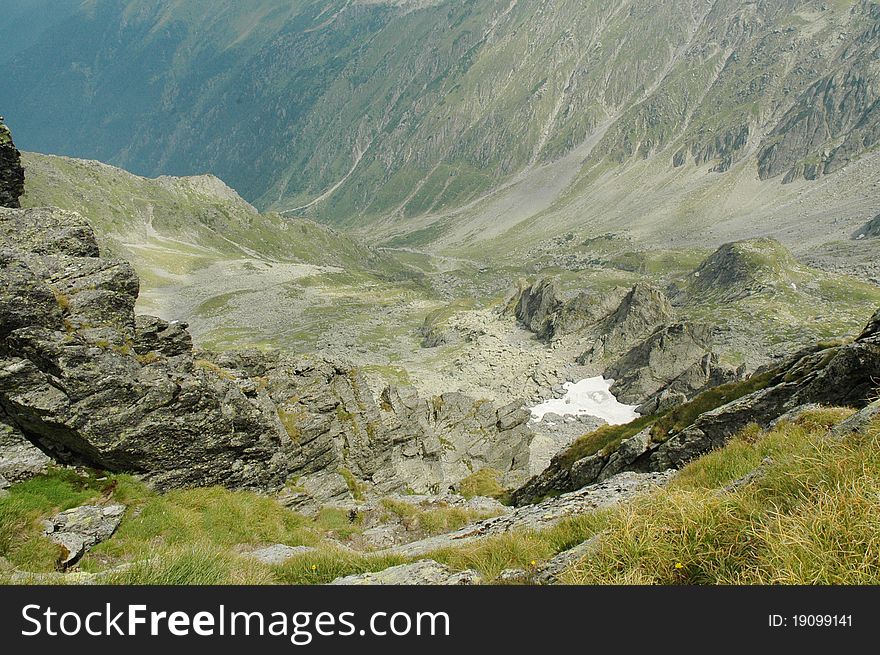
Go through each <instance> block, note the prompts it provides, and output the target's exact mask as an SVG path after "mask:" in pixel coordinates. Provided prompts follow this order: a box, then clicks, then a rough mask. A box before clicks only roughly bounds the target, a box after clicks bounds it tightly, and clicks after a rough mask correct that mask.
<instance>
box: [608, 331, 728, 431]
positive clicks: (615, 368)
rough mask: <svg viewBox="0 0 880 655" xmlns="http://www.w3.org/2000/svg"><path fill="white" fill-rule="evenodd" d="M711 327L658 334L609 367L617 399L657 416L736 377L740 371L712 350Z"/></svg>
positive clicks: (658, 332)
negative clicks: (677, 403)
mask: <svg viewBox="0 0 880 655" xmlns="http://www.w3.org/2000/svg"><path fill="white" fill-rule="evenodd" d="M712 332H713V330H712V328H711V327H709V326H706V325H693V324H690V323H677V324H673V325H664V326H661V327H660V328H658V329H657V330H655V331H654V332H653V333H652V334H651V335H650V336H649V337H648V338H647V339H645V340H644V341H641V342H640V343H638V344H637V345H636V346H634V347H633V348H632V349H630V350H629V351H628V352H627V353H626V354H624V355H623V356H622V357H620V358H619V359H618V360H617V361H615V362H614V364H612V365H611V366H609V367H608V368H607V369H606V370H605V373H604V374H603V375H604V377H605V378H606V379H609V380H614V385H613V386H612V387H611V391H612V392H613V393H614V395H615V396H616V397H617V399H618V400H620V401H621V402H624V403H629V404H638V403H641V405H640V406H639V412H640V413H641V414H643V415H644V414H653V413H654V412H655V411H659V408H660V407H661V405H662V406H664V407H669V405H670V403H674V402H677V401H678V400H680V399H681V398H684V399H685V400H687V399H690V398H692V397H694V396H695V395H697V394H698V393H700V392H701V391H703V390H705V389H707V388H709V387H713V386H717V385H719V384H726V383H728V382H733V381H735V380H736V379H737V372H736V370H735V369H733V368H730V367H725V366H721V365H720V364H719V363H718V356H717V355H715V354H714V353H712V352H711V347H712V345H711V344H712Z"/></svg>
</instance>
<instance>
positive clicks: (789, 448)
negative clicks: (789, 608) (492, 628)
mask: <svg viewBox="0 0 880 655" xmlns="http://www.w3.org/2000/svg"><path fill="white" fill-rule="evenodd" d="M848 414H849V411H848V410H822V411H819V412H811V413H809V414H807V415H805V416H804V417H802V418H801V419H798V420H797V421H796V422H793V423H786V424H783V425H781V426H779V427H777V428H776V429H775V430H773V431H771V432H769V433H767V434H766V435H763V436H762V437H761V438H758V439H755V438H754V436H755V435H754V433H752V438H751V439H750V440H739V441H735V442H733V443H732V444H731V445H730V446H728V447H727V448H725V449H723V450H720V451H717V452H715V453H712V454H710V455H708V456H706V457H704V458H702V459H700V460H698V461H696V462H694V463H692V464H691V465H690V466H688V467H687V468H686V469H685V470H684V471H683V472H682V474H681V475H680V477H679V478H678V479H677V480H676V481H675V483H674V484H672V485H670V487H669V488H668V489H666V490H662V491H659V492H657V493H655V494H653V495H651V496H649V497H646V498H643V499H640V500H638V501H636V502H635V503H633V504H631V505H629V506H627V507H623V508H620V509H619V510H617V511H616V512H615V514H614V515H613V517H611V519H610V520H609V521H608V523H607V526H606V531H605V533H604V535H603V537H602V540H601V546H600V547H599V549H598V550H597V551H596V553H595V554H594V555H593V556H591V557H589V558H587V559H585V560H583V561H582V562H580V563H579V564H578V565H577V566H575V567H573V568H572V569H571V570H570V571H568V572H567V573H566V574H565V576H564V581H565V582H568V583H575V584H584V583H590V584H596V583H598V584H616V583H633V582H636V583H649V584H877V583H878V582H880V556H878V548H880V514H878V512H877V509H878V489H880V424H878V423H875V424H874V425H873V426H872V427H871V428H870V429H869V430H867V431H866V432H865V433H863V434H860V435H857V436H855V437H852V438H850V439H847V440H846V441H843V442H839V441H834V440H831V439H828V437H827V428H828V426H829V425H832V424H834V423H836V422H838V421H839V420H841V419H842V418H843V417H845V416H847V415H848ZM767 456H769V457H771V458H772V459H773V462H774V463H773V464H772V465H771V466H769V467H767V471H766V475H764V476H763V477H761V478H759V479H758V480H757V481H755V482H753V483H752V484H751V485H748V486H746V487H745V488H743V489H741V490H739V491H737V492H735V493H722V494H719V493H717V491H716V488H717V486H720V485H722V484H725V483H729V482H730V481H732V480H733V479H736V478H737V477H739V476H741V475H743V474H745V473H747V472H748V471H750V470H753V469H754V467H755V466H757V465H758V463H759V462H760V461H761V459H762V458H763V457H767Z"/></svg>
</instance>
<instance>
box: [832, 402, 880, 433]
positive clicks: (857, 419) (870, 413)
mask: <svg viewBox="0 0 880 655" xmlns="http://www.w3.org/2000/svg"><path fill="white" fill-rule="evenodd" d="M878 420H880V400H875V401H874V402H873V403H871V404H870V405H868V406H867V407H865V408H864V409H862V410H861V411H858V412H856V413H855V414H853V415H852V416H850V417H849V418H848V419H846V420H845V421H842V422H841V423H840V424H839V425H835V426H834V428H832V430H831V436H832V437H834V438H835V439H844V438H846V437H848V436H850V435H853V434H857V433H861V432H864V431H865V430H866V429H867V428H868V427H870V425H871V424H872V423H875V422H877V421H878Z"/></svg>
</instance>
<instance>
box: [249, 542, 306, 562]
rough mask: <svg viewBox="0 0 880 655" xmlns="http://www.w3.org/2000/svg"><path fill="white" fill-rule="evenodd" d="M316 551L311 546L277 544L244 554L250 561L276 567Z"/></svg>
mask: <svg viewBox="0 0 880 655" xmlns="http://www.w3.org/2000/svg"><path fill="white" fill-rule="evenodd" d="M314 550H315V549H314V548H311V547H310V546H287V545H285V544H275V545H273V546H266V547H264V548H257V549H256V550H252V551H249V552H246V553H243V556H244V557H246V558H248V559H252V560H256V561H257V562H260V563H261V564H269V565H270V566H275V565H278V564H284V563H285V562H286V561H288V560H290V559H293V558H294V557H298V556H299V555H305V554H307V553H311V552H314Z"/></svg>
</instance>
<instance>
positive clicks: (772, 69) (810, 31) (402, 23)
mask: <svg viewBox="0 0 880 655" xmlns="http://www.w3.org/2000/svg"><path fill="white" fill-rule="evenodd" d="M0 9H2V11H3V15H4V21H3V27H2V28H0V64H2V66H3V71H4V83H3V84H0V113H5V115H6V117H7V121H8V122H9V124H10V125H11V126H12V128H13V130H14V131H15V134H16V138H17V141H18V143H19V145H20V147H21V148H22V149H26V150H32V151H33V150H35V151H43V152H56V153H62V154H68V155H73V156H78V157H89V158H95V159H100V160H102V161H107V162H110V163H113V164H116V165H120V166H124V167H126V168H128V169H129V170H132V171H134V172H136V173H140V174H148V175H155V174H160V173H162V174H174V175H183V174H195V173H201V172H209V171H210V172H211V173H214V174H216V175H217V176H219V177H220V178H222V179H223V180H224V181H225V182H227V183H228V184H229V185H230V186H232V187H233V188H235V189H236V190H237V191H239V192H240V193H241V194H242V195H243V196H244V197H245V198H247V199H248V200H249V201H251V202H252V203H254V204H255V205H256V206H258V207H260V208H262V209H267V208H272V209H279V210H297V211H296V213H301V214H306V215H311V216H315V217H318V218H322V219H327V220H333V221H337V222H350V223H354V222H361V221H363V220H366V219H371V218H376V217H382V216H387V215H393V216H395V217H397V218H400V219H405V218H408V217H414V216H418V215H422V214H440V213H443V212H445V211H448V210H450V209H452V208H455V207H460V206H462V205H465V204H466V203H468V202H469V201H472V200H474V199H477V198H479V197H481V196H482V195H484V194H485V193H487V192H488V191H490V190H492V189H495V188H497V187H498V186H499V185H500V184H502V183H504V182H506V181H509V180H511V179H513V178H514V176H516V175H518V174H521V173H523V172H524V171H525V172H526V173H528V172H529V171H532V170H534V169H535V168H538V167H540V165H541V164H543V163H546V162H550V161H557V160H559V159H560V158H562V157H564V156H566V155H569V154H571V155H572V156H571V157H570V161H569V163H568V164H567V165H566V166H567V171H568V175H569V176H570V179H567V180H566V183H568V182H572V183H573V182H576V181H577V180H578V179H580V180H583V179H585V178H586V177H588V176H589V175H591V174H595V173H596V171H603V170H606V169H607V167H608V166H622V167H631V166H632V165H634V164H637V163H638V162H639V161H641V160H644V159H651V160H654V161H657V162H660V163H661V164H662V167H661V168H660V169H659V170H661V171H669V172H672V171H674V170H676V169H677V168H679V167H694V166H699V167H700V168H701V169H705V170H709V169H712V170H714V171H716V172H717V174H718V175H723V174H724V172H725V171H728V170H729V169H731V168H732V167H734V166H737V165H738V164H740V163H742V162H746V163H747V165H748V166H749V167H750V168H751V170H753V171H754V172H755V173H756V174H758V175H760V177H761V178H764V179H767V178H780V179H785V180H786V181H793V180H796V179H798V178H803V177H806V178H808V179H815V178H819V177H821V176H823V175H828V174H831V173H834V172H835V171H837V170H838V169H840V168H841V167H844V166H845V165H847V164H848V163H849V162H851V161H852V160H854V159H856V158H858V157H859V156H860V155H862V154H864V153H865V152H867V151H870V150H871V149H874V148H876V146H877V144H878V143H880V111H877V104H878V98H880V69H878V67H877V57H878V52H880V6H878V4H876V3H874V2H868V1H865V0H862V1H854V2H848V1H846V0H826V1H824V2H822V1H814V0H810V1H802V0H758V1H751V2H745V1H738V0H715V1H707V0H648V1H644V0H639V1H638V2H636V1H631V0H609V1H607V2H606V1H602V2H599V1H595V2H585V1H584V0H555V1H547V0H545V1H541V2H538V1H535V2H532V1H528V2H526V1H524V0H497V1H496V0H469V1H468V0H435V1H429V0H397V1H391V0H386V1H383V0H324V1H311V0H253V1H250V2H235V1H233V0H210V1H209V0H187V1H186V2H179V1H175V0H129V1H125V2H124V1H121V0H85V1H83V2H79V1H77V2H70V1H65V2H58V1H57V0H53V1H52V2H48V1H40V0H30V1H22V0H16V1H14V2H13V1H9V0H0Z"/></svg>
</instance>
